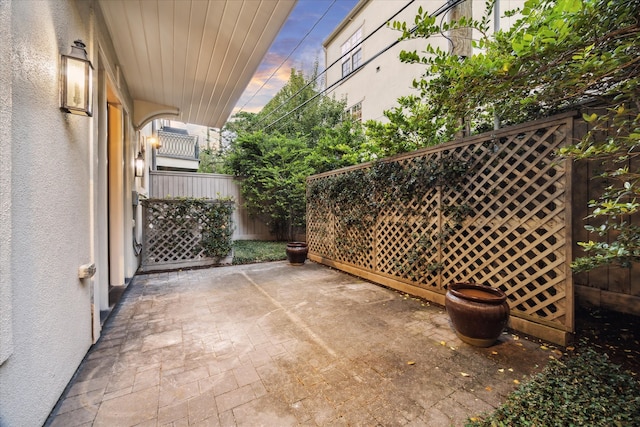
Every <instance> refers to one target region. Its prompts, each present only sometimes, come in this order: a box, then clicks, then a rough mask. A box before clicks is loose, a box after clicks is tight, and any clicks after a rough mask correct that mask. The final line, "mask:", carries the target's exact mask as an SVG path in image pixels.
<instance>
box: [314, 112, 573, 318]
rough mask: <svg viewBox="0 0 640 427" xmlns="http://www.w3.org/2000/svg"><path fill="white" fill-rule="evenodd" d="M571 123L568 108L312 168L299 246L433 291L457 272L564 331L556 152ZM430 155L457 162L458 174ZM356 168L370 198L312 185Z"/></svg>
mask: <svg viewBox="0 0 640 427" xmlns="http://www.w3.org/2000/svg"><path fill="white" fill-rule="evenodd" d="M571 131H572V119H571V118H566V117H565V118H560V119H556V120H546V121H540V122H537V123H534V124H530V125H527V126H520V127H515V128H512V129H511V130H502V131H500V132H495V133H494V134H492V135H486V134H485V135H481V136H478V137H473V138H469V139H467V140H464V141H461V142H455V143H449V144H445V145H442V146H439V147H435V148H430V149H425V150H421V151H418V152H415V153H412V154H410V155H405V156H400V157H398V158H394V159H391V160H388V161H382V162H380V163H377V164H368V165H364V166H361V167H357V168H347V169H343V170H339V171H335V172H334V173H333V174H323V175H320V176H315V177H310V178H309V182H308V183H309V187H310V188H311V190H310V191H311V192H312V193H313V194H312V197H309V199H308V200H309V201H308V206H307V209H308V212H307V235H308V241H309V252H310V254H315V255H317V256H319V257H322V258H324V259H327V260H331V261H334V262H336V263H337V265H338V266H339V265H340V264H344V265H350V266H355V267H357V269H359V270H361V271H363V272H364V273H365V274H366V275H367V277H369V278H371V277H375V276H379V277H381V278H391V279H393V280H396V281H399V282H404V283H407V284H410V285H413V286H419V287H421V288H425V289H429V290H431V291H433V292H436V293H440V294H443V293H444V292H445V291H446V290H445V286H446V285H447V284H448V283H454V282H461V281H475V282H479V283H484V284H487V285H491V286H493V287H498V288H500V289H502V290H503V291H505V292H506V293H507V295H508V297H509V303H510V307H511V310H512V315H515V316H518V317H522V318H525V319H527V320H529V321H533V322H540V323H544V324H545V325H547V326H548V325H552V327H555V328H557V329H559V330H571V328H572V325H571V322H570V319H569V317H570V316H568V311H569V310H572V308H569V307H568V306H567V304H568V303H567V295H568V294H569V293H570V292H571V290H570V286H571V276H570V273H569V269H568V267H567V266H568V263H569V262H570V257H571V253H570V226H569V225H568V224H570V218H568V217H567V212H570V204H569V203H568V200H570V195H569V194H567V189H568V188H570V167H569V166H568V165H567V164H566V163H564V162H561V161H558V160H557V159H556V158H555V152H556V150H557V149H558V148H559V147H561V146H563V145H565V144H568V143H570V137H571ZM447 162H448V163H447ZM434 165H445V166H444V168H445V169H446V170H447V171H449V170H454V169H455V167H454V166H455V165H463V167H464V169H463V170H462V169H461V170H462V171H463V173H461V174H460V175H462V177H461V179H459V180H455V179H453V178H452V176H453V175H450V174H449V175H447V173H444V172H443V170H438V169H437V168H436V167H434ZM355 172H357V173H359V174H360V178H359V179H365V178H366V179H369V180H370V182H369V183H368V184H367V185H368V187H371V188H374V189H375V190H373V191H372V192H371V193H369V197H371V198H372V199H373V203H369V204H368V205H366V206H363V205H362V204H354V203H351V204H349V203H348V198H345V197H342V198H341V196H340V194H339V192H336V190H335V189H333V190H327V188H329V187H330V185H329V184H327V185H326V186H325V187H323V186H322V185H321V182H322V181H323V180H325V181H327V182H330V181H331V180H334V182H336V180H339V179H341V180H343V181H345V180H346V176H348V175H349V174H354V173H355ZM454 172H455V170H454ZM368 187H367V186H363V187H362V188H368ZM345 188H346V187H345ZM323 191H324V193H323ZM332 191H333V193H332ZM315 193H318V194H315ZM319 194H323V196H322V197H320V196H319ZM332 194H333V196H334V197H333V199H332V197H331V195H332ZM336 195H337V197H336ZM352 197H353V196H352ZM319 200H322V202H321V203H319V202H318V201H319ZM373 207H374V208H373ZM358 209H367V213H366V217H367V218H366V220H365V215H364V214H363V212H360V216H358V214H357V212H353V210H358ZM346 217H348V218H350V220H345V219H344V218H346ZM354 218H355V219H359V220H360V222H358V221H356V220H354ZM354 224H355V225H354ZM356 272H357V271H356Z"/></svg>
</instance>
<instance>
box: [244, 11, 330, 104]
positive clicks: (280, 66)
mask: <svg viewBox="0 0 640 427" xmlns="http://www.w3.org/2000/svg"><path fill="white" fill-rule="evenodd" d="M336 1H337V0H333V2H332V3H331V4H330V5H329V7H328V8H327V10H325V11H324V13H323V14H322V16H321V17H320V18H319V19H318V20H317V21H316V22H315V24H313V26H312V27H311V28H310V29H309V31H307V34H305V35H304V37H303V38H302V39H301V40H300V41H299V42H298V44H297V45H296V47H294V48H293V50H292V51H291V52H290V53H289V55H287V57H286V58H285V59H284V60H283V61H282V63H281V64H280V65H278V67H277V68H276V69H275V70H274V71H273V73H271V75H270V76H269V78H268V79H267V80H265V81H264V83H262V86H260V88H259V89H258V90H257V91H256V92H255V93H254V94H253V95H251V98H249V100H248V101H247V102H245V103H244V105H243V106H242V107H240V109H239V110H238V111H237V112H236V114H238V113H239V112H241V111H242V110H243V109H244V107H246V106H247V104H248V103H249V102H251V101H252V100H253V98H255V97H256V95H257V94H258V93H260V91H261V90H262V89H263V88H264V87H265V86H266V84H267V83H269V80H271V78H272V77H273V76H274V75H275V74H276V73H277V72H278V71H279V70H280V68H282V66H283V65H284V64H285V63H286V62H287V61H288V60H289V58H291V55H293V52H295V51H296V50H297V49H298V48H299V47H300V45H301V44H302V42H303V41H305V40H306V39H307V37H309V34H311V32H312V31H313V30H314V29H315V28H316V26H317V25H318V24H319V23H320V21H322V20H323V19H324V17H325V16H326V15H327V13H329V10H331V8H332V7H333V5H334V4H336Z"/></svg>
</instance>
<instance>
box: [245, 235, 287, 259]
mask: <svg viewBox="0 0 640 427" xmlns="http://www.w3.org/2000/svg"><path fill="white" fill-rule="evenodd" d="M233 249H234V255H233V264H234V265H240V264H251V263H254V262H268V261H282V260H285V259H287V242H267V241H262V240H236V241H235V242H233Z"/></svg>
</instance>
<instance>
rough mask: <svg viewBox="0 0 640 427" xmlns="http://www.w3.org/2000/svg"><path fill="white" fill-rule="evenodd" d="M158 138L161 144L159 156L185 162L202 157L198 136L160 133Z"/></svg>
mask: <svg viewBox="0 0 640 427" xmlns="http://www.w3.org/2000/svg"><path fill="white" fill-rule="evenodd" d="M158 138H159V139H160V144H161V146H160V148H159V149H158V156H161V157H172V158H178V159H185V160H198V158H199V157H200V149H199V147H198V137H197V136H192V135H180V134H176V133H173V132H164V131H158Z"/></svg>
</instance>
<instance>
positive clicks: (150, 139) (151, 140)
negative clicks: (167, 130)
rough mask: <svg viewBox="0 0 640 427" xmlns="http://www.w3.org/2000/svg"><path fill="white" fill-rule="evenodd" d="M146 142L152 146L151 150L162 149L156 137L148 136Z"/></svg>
mask: <svg viewBox="0 0 640 427" xmlns="http://www.w3.org/2000/svg"><path fill="white" fill-rule="evenodd" d="M147 142H148V143H149V144H151V146H152V147H153V148H156V149H158V148H160V147H162V145H160V139H158V138H157V137H155V136H148V137H147Z"/></svg>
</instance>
